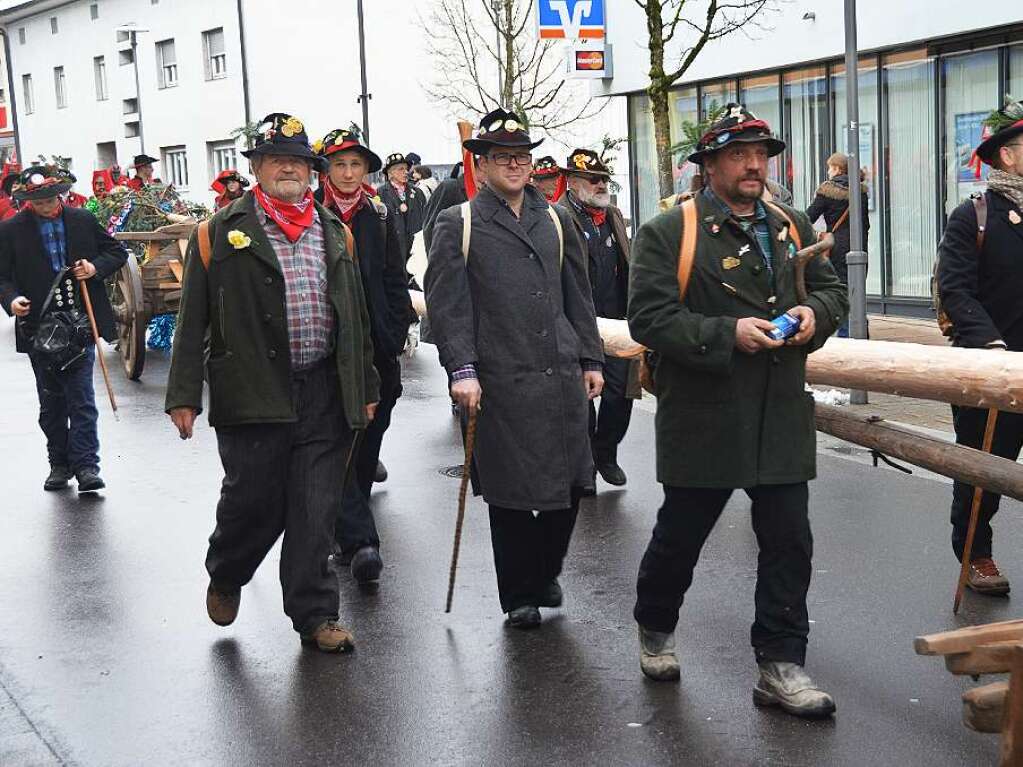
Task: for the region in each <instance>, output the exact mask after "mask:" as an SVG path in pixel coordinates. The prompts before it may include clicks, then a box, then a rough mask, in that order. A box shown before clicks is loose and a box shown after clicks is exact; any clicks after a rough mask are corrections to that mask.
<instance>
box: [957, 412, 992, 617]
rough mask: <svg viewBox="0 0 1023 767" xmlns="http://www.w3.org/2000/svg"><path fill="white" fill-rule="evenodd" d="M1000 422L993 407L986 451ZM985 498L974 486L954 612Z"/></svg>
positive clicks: (985, 433)
mask: <svg viewBox="0 0 1023 767" xmlns="http://www.w3.org/2000/svg"><path fill="white" fill-rule="evenodd" d="M997 422H998V411H997V410H996V409H995V408H991V409H990V410H988V411H987V424H986V425H985V426H984V443H983V447H982V448H981V449H982V450H983V451H984V452H985V453H990V452H991V443H992V442H993V441H994V438H995V424H996V423H997ZM983 498H984V488H982V487H980V486H979V485H975V486H974V488H973V505H972V506H971V508H970V526H969V527H968V528H966V543H965V544H964V545H963V565H962V567H961V568H960V569H959V583H958V584H956V596H955V601H954V602H952V614H953V615H956V614H957V613H958V612H959V605H960V604H961V603H962V601H963V589H964V588H965V587H966V581H967V580H969V577H970V556H971V554H972V552H973V536H974V534H975V533H976V532H977V519H978V517H980V502H981V500H982V499H983Z"/></svg>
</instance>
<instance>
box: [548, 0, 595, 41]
mask: <svg viewBox="0 0 1023 767" xmlns="http://www.w3.org/2000/svg"><path fill="white" fill-rule="evenodd" d="M606 2H607V0H537V3H538V7H537V18H538V20H539V22H540V37H541V38H542V39H549V40H555V39H556V40H587V39H588V40H603V39H604V29H605V26H606V15H605V3H606Z"/></svg>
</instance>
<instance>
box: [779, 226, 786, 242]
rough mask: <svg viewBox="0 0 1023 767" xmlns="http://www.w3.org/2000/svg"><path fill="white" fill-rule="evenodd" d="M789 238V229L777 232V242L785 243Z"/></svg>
mask: <svg viewBox="0 0 1023 767" xmlns="http://www.w3.org/2000/svg"><path fill="white" fill-rule="evenodd" d="M788 238H789V228H788V227H787V226H786V227H785V228H784V229H782V230H781V231H780V232H778V242H785V240H787V239H788Z"/></svg>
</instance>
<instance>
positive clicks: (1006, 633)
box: [913, 619, 1023, 655]
mask: <svg viewBox="0 0 1023 767" xmlns="http://www.w3.org/2000/svg"><path fill="white" fill-rule="evenodd" d="M1010 640H1011V641H1016V642H1020V641H1023V620H1020V619H1016V620H1011V621H999V622H998V623H984V624H982V625H980V626H966V627H965V628H961V629H953V630H952V631H942V632H941V633H939V634H927V635H925V636H919V637H917V638H916V639H914V640H913V649H914V650H915V651H916V654H917V655H951V654H953V653H964V652H969V651H970V650H972V649H973V648H974V647H977V646H978V645H982V644H990V643H991V642H1007V641H1010Z"/></svg>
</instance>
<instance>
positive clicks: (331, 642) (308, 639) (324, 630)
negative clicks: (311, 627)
mask: <svg viewBox="0 0 1023 767" xmlns="http://www.w3.org/2000/svg"><path fill="white" fill-rule="evenodd" d="M301 636H302V644H306V645H316V649H317V650H319V651H320V652H348V651H349V650H352V649H354V648H355V637H353V636H352V632H350V631H349V630H348V629H346V628H344V627H343V626H342V625H341V624H340V623H338V622H337V621H324V622H323V623H321V624H320V625H319V626H317V627H316V629H315V631H313V632H312V633H311V634H302V635H301Z"/></svg>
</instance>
